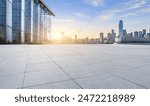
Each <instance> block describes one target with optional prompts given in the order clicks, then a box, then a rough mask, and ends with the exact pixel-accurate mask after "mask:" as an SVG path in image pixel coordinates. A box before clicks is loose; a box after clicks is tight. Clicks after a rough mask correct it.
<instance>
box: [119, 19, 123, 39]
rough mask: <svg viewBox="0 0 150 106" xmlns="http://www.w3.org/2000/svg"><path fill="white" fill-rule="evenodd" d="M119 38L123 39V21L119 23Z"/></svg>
mask: <svg viewBox="0 0 150 106" xmlns="http://www.w3.org/2000/svg"><path fill="white" fill-rule="evenodd" d="M119 37H123V21H122V20H120V21H119Z"/></svg>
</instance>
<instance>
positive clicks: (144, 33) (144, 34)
mask: <svg viewBox="0 0 150 106" xmlns="http://www.w3.org/2000/svg"><path fill="white" fill-rule="evenodd" d="M146 34H147V33H146V29H143V34H142V35H143V37H144V36H146Z"/></svg>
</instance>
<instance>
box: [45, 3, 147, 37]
mask: <svg viewBox="0 0 150 106" xmlns="http://www.w3.org/2000/svg"><path fill="white" fill-rule="evenodd" d="M45 2H46V3H47V4H48V5H50V6H51V9H52V10H53V11H54V12H55V14H56V17H54V19H53V21H54V22H53V35H55V37H56V38H60V37H61V32H64V33H65V34H66V35H67V36H70V37H73V36H74V35H75V34H77V35H78V36H79V37H80V38H84V37H86V36H88V37H97V36H99V33H100V32H104V34H105V35H106V34H107V33H108V32H110V31H111V29H114V30H115V31H116V33H117V35H118V32H119V31H118V24H117V23H118V21H119V20H120V19H121V20H123V21H124V23H125V24H124V27H125V28H126V29H127V30H128V31H129V32H134V31H135V30H141V29H147V30H149V28H150V24H149V21H150V15H149V13H150V1H149V0H134V1H133V0H121V1H119V0H113V1H112V0H75V1H72V0H65V1H64V0H61V1H60V0H45Z"/></svg>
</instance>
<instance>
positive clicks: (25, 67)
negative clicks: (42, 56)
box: [21, 52, 29, 89]
mask: <svg viewBox="0 0 150 106" xmlns="http://www.w3.org/2000/svg"><path fill="white" fill-rule="evenodd" d="M28 53H29V52H28ZM28 53H27V60H26V62H27V63H26V67H25V72H24V76H23V82H22V87H21V89H23V88H24V82H25V78H26V73H27V65H28V56H29V54H28Z"/></svg>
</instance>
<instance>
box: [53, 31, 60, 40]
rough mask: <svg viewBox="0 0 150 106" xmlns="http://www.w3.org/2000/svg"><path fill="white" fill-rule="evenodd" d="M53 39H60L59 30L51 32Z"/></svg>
mask: <svg viewBox="0 0 150 106" xmlns="http://www.w3.org/2000/svg"><path fill="white" fill-rule="evenodd" d="M53 39H56V40H60V39H61V33H59V32H57V33H54V34H53Z"/></svg>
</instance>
